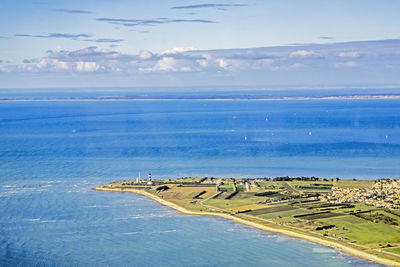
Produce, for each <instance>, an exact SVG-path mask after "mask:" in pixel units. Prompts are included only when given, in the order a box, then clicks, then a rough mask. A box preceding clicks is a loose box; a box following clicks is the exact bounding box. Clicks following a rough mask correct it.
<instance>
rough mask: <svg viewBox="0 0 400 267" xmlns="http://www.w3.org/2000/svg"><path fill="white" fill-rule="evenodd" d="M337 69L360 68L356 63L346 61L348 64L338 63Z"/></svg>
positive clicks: (336, 64)
mask: <svg viewBox="0 0 400 267" xmlns="http://www.w3.org/2000/svg"><path fill="white" fill-rule="evenodd" d="M334 66H335V68H355V67H358V66H359V64H358V63H357V62H354V61H346V62H337V63H335V65H334Z"/></svg>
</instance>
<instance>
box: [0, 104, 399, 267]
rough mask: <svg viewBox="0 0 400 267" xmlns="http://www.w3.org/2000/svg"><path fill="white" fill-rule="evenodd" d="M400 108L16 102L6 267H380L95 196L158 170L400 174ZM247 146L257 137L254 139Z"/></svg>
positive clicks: (0, 174) (4, 214)
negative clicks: (115, 183) (107, 185)
mask: <svg viewBox="0 0 400 267" xmlns="http://www.w3.org/2000/svg"><path fill="white" fill-rule="evenodd" d="M399 104H400V101H398V100H384V101H383V100H368V101H365V100H364V101H354V100H353V101H342V100H340V101H339V100H336V101H315V100H313V101H312V100H309V101H213V102H210V101H176V102H173V101H169V102H163V101H153V102H152V101H149V102H134V101H130V102H118V101H116V102H112V101H111V102H2V103H1V104H0V263H1V265H5V266H16V265H20V266H25V265H36V266H37V265H57V266H58V265H89V266H107V265H111V266H121V265H131V266H160V265H164V266H221V265H232V266H243V265H250V266H321V265H326V266H358V265H376V264H374V263H371V262H368V261H365V260H361V259H357V258H354V257H350V256H347V255H344V254H341V253H339V252H338V251H336V250H333V249H330V248H327V247H324V246H320V245H317V244H313V243H309V242H305V241H301V240H295V239H291V238H288V237H285V236H281V235H275V234H270V233H264V232H261V231H258V230H255V229H251V228H249V227H246V226H242V225H238V224H236V223H233V222H230V221H229V220H225V219H220V218H210V217H201V216H183V215H180V214H178V213H177V212H176V211H174V210H171V209H169V208H167V207H164V206H161V205H159V204H158V203H156V202H154V201H153V200H150V199H147V198H145V197H142V196H137V195H133V194H119V193H104V192H96V191H93V190H91V188H92V187H94V186H96V185H99V184H102V183H106V182H110V181H112V180H115V179H124V178H130V177H133V176H136V175H137V173H138V172H139V171H141V172H142V173H144V172H147V171H149V170H151V171H152V173H153V176H154V177H155V178H173V177H180V176H189V175H208V176H211V175H213V176H220V175H223V176H250V177H264V176H275V175H285V176H286V175H309V176H311V175H314V176H323V177H340V178H353V177H356V178H367V179H371V178H381V177H398V176H399V173H400V172H399V171H400V165H399V164H398V162H399V158H400V145H399V144H400V127H399V126H400V118H399V116H398V114H400V112H399V111H400V110H399V109H400V105H399ZM244 137H247V140H245V138H244Z"/></svg>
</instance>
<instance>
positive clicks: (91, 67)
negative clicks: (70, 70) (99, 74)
mask: <svg viewBox="0 0 400 267" xmlns="http://www.w3.org/2000/svg"><path fill="white" fill-rule="evenodd" d="M75 66H76V70H77V71H79V72H94V71H97V70H98V69H99V68H100V66H99V65H98V64H97V63H96V62H85V61H80V62H76V63H75Z"/></svg>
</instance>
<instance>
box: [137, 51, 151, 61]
mask: <svg viewBox="0 0 400 267" xmlns="http://www.w3.org/2000/svg"><path fill="white" fill-rule="evenodd" d="M139 58H140V59H142V60H148V59H151V58H153V53H151V52H150V51H148V50H143V51H140V53H139Z"/></svg>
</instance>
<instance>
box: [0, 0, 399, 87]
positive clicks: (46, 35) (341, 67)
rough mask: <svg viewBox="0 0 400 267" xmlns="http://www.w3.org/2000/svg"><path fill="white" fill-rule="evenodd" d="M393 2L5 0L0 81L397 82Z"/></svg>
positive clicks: (0, 12) (0, 14)
mask: <svg viewBox="0 0 400 267" xmlns="http://www.w3.org/2000/svg"><path fill="white" fill-rule="evenodd" d="M398 10H400V1H385V0H375V1H372V0H358V1H355V0H346V1H341V0H335V1H323V0H319V1H299V0H292V1H289V0H280V1H261V0H253V1H235V2H231V1H187V0H186V1H161V0H159V1H154V0H148V1H123V0H114V1H104V0H96V1H94V0H93V1H84V0H82V1H75V0H70V1H45V0H37V1H23V0H21V1H11V0H2V1H1V2H0V25H1V27H0V87H2V88H7V87H80V86H94V87H96V86H162V85H168V86H195V85H261V86H272V85H283V86H284V85H291V86H296V85H298V86H307V85H309V86H335V85H337V86H355V85H360V86H374V85H388V86H396V85H398V84H399V82H400V78H399V77H397V76H400V75H397V73H399V71H400V69H399V68H400V66H399V65H400V62H399V57H400V45H399V44H400V43H399V41H398V40H399V39H400V29H399V27H398V25H400V16H398ZM388 39H389V40H388ZM342 43H346V44H342ZM316 44H319V45H316Z"/></svg>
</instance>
